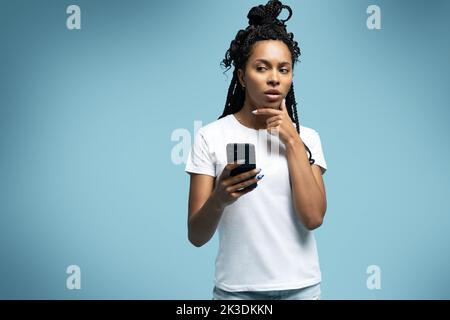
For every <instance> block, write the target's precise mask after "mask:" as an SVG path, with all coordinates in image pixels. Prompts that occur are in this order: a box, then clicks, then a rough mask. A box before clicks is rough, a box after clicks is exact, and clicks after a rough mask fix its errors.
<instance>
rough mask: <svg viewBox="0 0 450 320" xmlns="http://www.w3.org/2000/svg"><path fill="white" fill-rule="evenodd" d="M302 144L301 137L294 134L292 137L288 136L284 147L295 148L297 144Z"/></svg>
mask: <svg viewBox="0 0 450 320" xmlns="http://www.w3.org/2000/svg"><path fill="white" fill-rule="evenodd" d="M302 144H303V141H302V139H301V138H300V136H299V135H296V136H294V137H291V138H289V139H288V140H287V141H286V143H285V146H286V148H295V147H297V146H299V145H302Z"/></svg>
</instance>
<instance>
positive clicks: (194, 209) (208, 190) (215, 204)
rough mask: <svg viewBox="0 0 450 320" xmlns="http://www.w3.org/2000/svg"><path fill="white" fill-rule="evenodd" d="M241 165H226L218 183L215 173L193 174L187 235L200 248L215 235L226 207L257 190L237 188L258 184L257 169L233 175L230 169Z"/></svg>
mask: <svg viewBox="0 0 450 320" xmlns="http://www.w3.org/2000/svg"><path fill="white" fill-rule="evenodd" d="M238 165H239V164H237V163H236V164H228V165H226V166H225V168H224V170H223V171H222V174H221V175H220V177H219V179H218V182H217V185H216V186H214V184H215V178H214V177H212V176H208V175H203V174H191V185H190V189H189V215H188V238H189V241H190V242H191V243H192V244H193V245H194V246H196V247H201V246H202V245H204V244H205V243H207V242H208V241H209V240H210V239H211V238H212V236H213V235H214V232H215V231H216V229H217V226H218V224H219V221H220V218H221V217H222V213H223V210H224V209H225V207H226V206H228V205H229V204H231V203H233V202H235V201H236V200H237V199H239V198H240V197H242V196H243V195H244V194H247V193H249V192H251V191H253V190H254V189H248V190H241V191H238V189H240V188H245V187H247V186H249V185H251V184H253V183H258V179H257V178H256V177H255V176H256V174H257V173H258V172H259V170H258V169H254V170H250V171H247V172H244V173H241V174H238V175H236V176H233V177H230V172H231V170H232V169H233V168H236V167H237V166H238Z"/></svg>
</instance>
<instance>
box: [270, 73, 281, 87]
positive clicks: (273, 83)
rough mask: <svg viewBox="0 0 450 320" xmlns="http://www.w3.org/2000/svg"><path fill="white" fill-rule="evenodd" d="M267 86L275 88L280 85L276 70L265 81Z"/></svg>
mask: <svg viewBox="0 0 450 320" xmlns="http://www.w3.org/2000/svg"><path fill="white" fill-rule="evenodd" d="M267 84H269V85H271V86H276V85H279V84H280V78H279V75H278V72H277V71H276V70H274V71H273V72H272V73H271V74H270V76H269V78H268V79H267Z"/></svg>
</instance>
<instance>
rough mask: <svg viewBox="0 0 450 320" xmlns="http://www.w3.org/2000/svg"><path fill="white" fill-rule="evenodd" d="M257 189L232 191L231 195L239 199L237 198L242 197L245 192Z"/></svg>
mask: <svg viewBox="0 0 450 320" xmlns="http://www.w3.org/2000/svg"><path fill="white" fill-rule="evenodd" d="M255 189H256V188H250V189H247V190H244V191H235V192H232V193H231V194H230V195H231V196H233V197H234V198H236V199H237V198H240V197H242V196H243V195H244V194H247V193H249V192H252V191H253V190H255Z"/></svg>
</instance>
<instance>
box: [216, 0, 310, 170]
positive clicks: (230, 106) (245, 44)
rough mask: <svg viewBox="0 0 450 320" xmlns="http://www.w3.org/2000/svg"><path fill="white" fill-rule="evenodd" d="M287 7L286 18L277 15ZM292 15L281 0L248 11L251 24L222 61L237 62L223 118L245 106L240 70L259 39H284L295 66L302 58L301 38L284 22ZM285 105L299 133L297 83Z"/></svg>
mask: <svg viewBox="0 0 450 320" xmlns="http://www.w3.org/2000/svg"><path fill="white" fill-rule="evenodd" d="M283 9H286V10H287V11H288V13H289V15H288V17H287V18H286V19H284V20H280V19H278V16H279V15H280V13H281V11H282V10H283ZM291 16H292V10H291V8H290V7H289V6H286V5H283V4H282V3H281V2H280V1H278V0H269V2H267V4H266V5H259V6H255V7H253V8H251V9H250V11H249V12H248V15H247V18H248V24H249V25H248V27H247V28H245V29H244V30H239V31H238V32H237V34H236V37H235V38H234V40H232V41H231V43H230V48H229V49H228V50H227V52H226V53H225V57H224V59H223V60H222V62H221V65H222V66H223V67H224V68H226V70H225V71H224V72H226V71H228V70H229V69H230V68H231V66H234V71H233V78H232V79H231V83H230V87H229V88H228V94H227V100H226V102H225V108H224V110H223V112H222V115H221V116H220V117H219V118H218V119H220V118H223V117H225V116H227V115H229V114H234V113H236V112H239V110H241V109H242V107H243V106H244V102H245V90H244V88H243V87H242V86H241V84H240V82H239V80H238V75H237V70H238V69H245V65H246V63H247V60H248V58H249V57H250V54H251V49H252V46H253V45H254V44H255V43H256V42H257V41H260V40H281V41H283V42H284V43H285V44H286V46H287V47H288V48H289V51H290V52H291V56H292V66H294V64H295V63H296V62H297V61H299V57H300V54H301V53H300V48H299V46H298V42H297V41H295V40H294V34H293V33H291V32H288V31H287V30H286V24H285V22H286V21H288V20H289V19H290V18H291ZM286 108H287V110H288V114H289V117H290V118H291V120H292V122H294V123H295V125H296V130H297V132H298V134H300V124H299V121H298V115H297V102H296V101H295V95H294V86H293V85H291V88H290V90H289V92H288V94H287V96H286ZM303 145H304V146H305V149H306V151H307V152H308V154H309V163H310V165H312V164H314V162H315V160H314V159H313V158H312V154H311V151H310V150H309V148H308V146H307V145H306V144H305V143H303Z"/></svg>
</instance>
